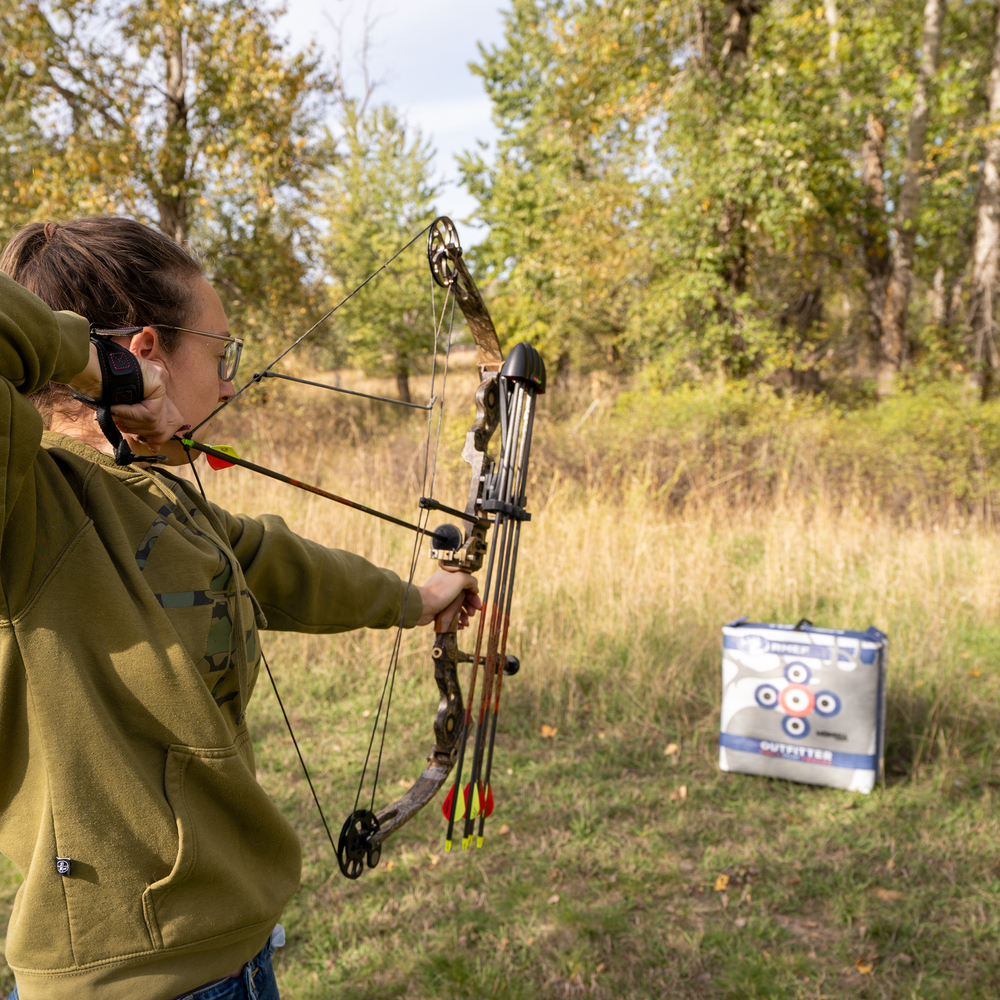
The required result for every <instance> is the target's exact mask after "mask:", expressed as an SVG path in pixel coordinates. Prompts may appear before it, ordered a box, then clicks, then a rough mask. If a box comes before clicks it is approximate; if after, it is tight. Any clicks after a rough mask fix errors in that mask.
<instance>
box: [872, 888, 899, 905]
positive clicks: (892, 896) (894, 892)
mask: <svg viewBox="0 0 1000 1000" xmlns="http://www.w3.org/2000/svg"><path fill="white" fill-rule="evenodd" d="M875 895H876V896H878V898H879V899H881V900H883V901H885V902H886V903H898V902H900V901H901V900H904V899H906V896H905V894H904V893H902V892H900V891H899V890H898V889H881V888H879V889H876V890H875Z"/></svg>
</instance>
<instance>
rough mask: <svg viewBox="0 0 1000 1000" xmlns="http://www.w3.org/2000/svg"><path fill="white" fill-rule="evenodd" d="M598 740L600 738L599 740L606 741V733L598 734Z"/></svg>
mask: <svg viewBox="0 0 1000 1000" xmlns="http://www.w3.org/2000/svg"><path fill="white" fill-rule="evenodd" d="M597 738H598V739H599V740H603V739H604V733H603V732H600V733H598V734H597Z"/></svg>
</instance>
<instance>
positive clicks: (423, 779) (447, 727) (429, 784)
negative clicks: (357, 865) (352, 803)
mask: <svg viewBox="0 0 1000 1000" xmlns="http://www.w3.org/2000/svg"><path fill="white" fill-rule="evenodd" d="M457 620H458V615H457V614H455V615H453V616H452V621H451V624H450V625H449V627H448V629H447V630H445V631H438V632H437V633H436V634H435V638H434V648H433V650H432V652H431V656H432V657H433V659H434V680H435V682H436V684H437V686H438V691H439V692H440V693H441V701H440V702H439V703H438V709H437V715H435V717H434V746H433V747H432V748H431V752H430V755H429V756H428V758H427V766H426V767H425V768H424V770H423V772H422V773H421V775H420V777H419V778H417V780H416V781H415V782H414V784H413V786H412V787H411V788H410V789H408V790H407V792H406V794H405V795H402V796H400V798H398V799H397V800H396V801H395V802H393V803H391V804H390V805H388V806H386V807H385V808H384V809H380V810H379V811H378V812H377V813H376V814H375V815H376V819H377V820H378V832H377V833H376V834H375V835H374V836H373V837H372V838H371V843H372V845H373V846H377V847H381V846H382V843H383V841H384V840H385V839H386V838H387V837H389V836H391V835H392V834H393V833H395V832H396V831H397V830H398V829H399V828H400V827H401V826H403V825H404V824H405V823H407V822H408V821H409V820H411V819H412V818H413V817H414V816H415V815H416V814H417V813H418V812H420V810H421V809H423V807H424V806H425V805H427V803H428V802H430V800H431V799H432V798H434V796H435V795H436V794H437V792H438V789H439V788H440V787H441V786H442V785H443V784H444V783H445V781H446V780H447V778H448V775H449V774H450V773H451V769H452V767H453V765H454V763H455V759H456V758H457V756H458V743H459V740H460V739H461V735H462V721H463V719H462V716H463V713H464V708H463V705H462V689H461V687H460V685H459V683H458V664H459V663H460V662H462V661H463V660H468V659H470V657H468V656H466V655H465V654H463V653H460V652H459V649H458V638H457V635H456V630H457V625H456V623H457ZM438 624H440V619H439V622H438Z"/></svg>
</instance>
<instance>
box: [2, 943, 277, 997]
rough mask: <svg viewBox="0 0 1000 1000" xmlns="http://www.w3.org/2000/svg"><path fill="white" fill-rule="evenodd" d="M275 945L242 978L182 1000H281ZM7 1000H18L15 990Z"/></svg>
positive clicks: (260, 954)
mask: <svg viewBox="0 0 1000 1000" xmlns="http://www.w3.org/2000/svg"><path fill="white" fill-rule="evenodd" d="M273 954H274V945H272V944H271V942H270V941H268V942H267V944H266V945H264V947H263V948H261V950H260V951H259V952H258V953H257V954H256V955H254V957H253V958H251V959H250V961H249V962H247V964H246V966H245V967H244V969H243V975H241V976H238V977H237V978H236V979H223V980H221V981H220V982H218V983H212V984H211V986H199V987H198V989H196V990H195V991H194V992H193V993H185V994H184V996H183V997H182V1000H280V998H279V996H278V984H277V983H276V982H275V979H274V969H273V968H271V955H273ZM7 1000H17V987H16V986H15V987H14V992H13V993H11V995H10V996H9V997H8V998H7Z"/></svg>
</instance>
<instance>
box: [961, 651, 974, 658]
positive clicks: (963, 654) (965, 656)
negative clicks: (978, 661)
mask: <svg viewBox="0 0 1000 1000" xmlns="http://www.w3.org/2000/svg"><path fill="white" fill-rule="evenodd" d="M961 656H962V659H963V660H971V659H972V653H970V652H969V651H968V650H965V651H964V652H963V653H962V654H961Z"/></svg>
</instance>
